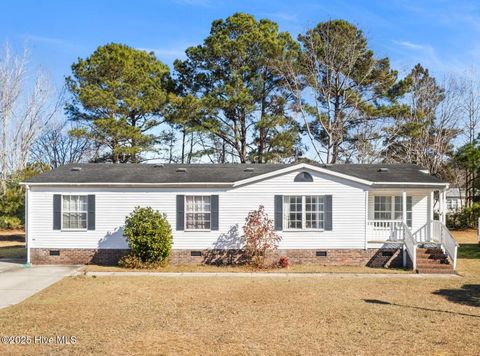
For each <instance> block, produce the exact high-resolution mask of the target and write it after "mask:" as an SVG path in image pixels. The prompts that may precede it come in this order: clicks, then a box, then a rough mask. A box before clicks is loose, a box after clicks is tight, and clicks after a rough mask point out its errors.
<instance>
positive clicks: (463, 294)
mask: <svg viewBox="0 0 480 356" xmlns="http://www.w3.org/2000/svg"><path fill="white" fill-rule="evenodd" d="M433 294H435V295H440V296H442V297H445V298H446V299H447V300H448V301H450V302H453V303H458V304H462V305H468V306H470V307H477V308H478V307H480V284H464V285H463V286H462V287H461V288H456V289H453V288H452V289H439V290H437V291H435V292H433Z"/></svg>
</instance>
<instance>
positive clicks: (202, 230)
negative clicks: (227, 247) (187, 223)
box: [183, 229, 213, 232]
mask: <svg viewBox="0 0 480 356" xmlns="http://www.w3.org/2000/svg"><path fill="white" fill-rule="evenodd" d="M183 231H184V232H210V231H213V230H211V229H184V230H183Z"/></svg>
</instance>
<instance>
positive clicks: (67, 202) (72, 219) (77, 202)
mask: <svg viewBox="0 0 480 356" xmlns="http://www.w3.org/2000/svg"><path fill="white" fill-rule="evenodd" d="M87 216H88V197H87V196H86V195H63V196H62V229H64V230H86V229H87Z"/></svg>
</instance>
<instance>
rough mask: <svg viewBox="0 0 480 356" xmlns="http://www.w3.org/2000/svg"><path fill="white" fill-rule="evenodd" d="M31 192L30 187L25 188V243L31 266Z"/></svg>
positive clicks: (28, 262)
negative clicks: (29, 207)
mask: <svg viewBox="0 0 480 356" xmlns="http://www.w3.org/2000/svg"><path fill="white" fill-rule="evenodd" d="M29 192H30V186H28V185H26V186H25V243H26V246H25V247H26V249H27V265H30V234H29V233H28V219H29V218H30V214H29V212H28V195H29V194H28V193H29Z"/></svg>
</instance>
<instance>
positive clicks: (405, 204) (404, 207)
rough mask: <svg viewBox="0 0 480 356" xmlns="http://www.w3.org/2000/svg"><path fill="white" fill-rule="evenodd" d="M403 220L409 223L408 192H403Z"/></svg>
mask: <svg viewBox="0 0 480 356" xmlns="http://www.w3.org/2000/svg"><path fill="white" fill-rule="evenodd" d="M402 221H403V223H404V224H405V225H407V192H406V191H403V192H402Z"/></svg>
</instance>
